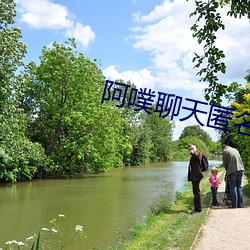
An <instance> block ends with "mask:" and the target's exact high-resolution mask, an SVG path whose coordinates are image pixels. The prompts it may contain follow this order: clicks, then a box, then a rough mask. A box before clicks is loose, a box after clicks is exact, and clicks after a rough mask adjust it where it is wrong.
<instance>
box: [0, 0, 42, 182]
mask: <svg viewBox="0 0 250 250" xmlns="http://www.w3.org/2000/svg"><path fill="white" fill-rule="evenodd" d="M15 6H16V5H15V2H14V1H12V0H2V1H0V151H1V154H0V179H3V180H7V181H12V182H15V181H16V180H18V179H24V178H25V179H31V178H32V177H33V176H34V174H35V173H36V171H37V168H38V167H39V166H40V164H45V158H44V153H43V150H42V147H41V146H40V145H38V144H33V143H31V142H30V141H29V140H28V139H27V137H26V128H27V123H26V116H25V114H24V112H23V109H22V108H21V107H20V102H19V101H20V99H21V98H23V94H24V89H25V85H24V82H23V75H22V73H21V71H20V70H21V67H22V66H24V63H23V61H22V60H23V58H24V56H25V53H26V45H25V44H23V43H22V42H21V41H20V39H21V37H22V34H21V30H20V29H19V28H17V27H15V26H14V17H15V15H16V11H15Z"/></svg>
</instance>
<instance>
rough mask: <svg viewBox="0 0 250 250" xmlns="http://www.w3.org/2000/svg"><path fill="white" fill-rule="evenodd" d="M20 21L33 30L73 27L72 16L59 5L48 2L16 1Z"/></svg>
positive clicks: (39, 0) (37, 0) (42, 0)
mask: <svg viewBox="0 0 250 250" xmlns="http://www.w3.org/2000/svg"><path fill="white" fill-rule="evenodd" d="M17 3H18V4H19V7H20V8H19V9H20V10H21V13H22V14H21V21H22V22H25V23H27V24H28V25H29V26H31V27H32V28H35V29H63V28H69V27H71V26H72V25H73V22H72V20H71V18H72V14H71V13H70V12H69V11H68V9H67V8H66V7H65V6H63V5H60V4H56V3H53V2H50V1H48V0H36V1H32V0H18V1H17Z"/></svg>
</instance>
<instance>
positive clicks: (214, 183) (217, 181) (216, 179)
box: [209, 175, 219, 187]
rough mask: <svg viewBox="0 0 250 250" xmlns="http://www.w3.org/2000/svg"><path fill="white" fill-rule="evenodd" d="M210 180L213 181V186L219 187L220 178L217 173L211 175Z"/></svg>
mask: <svg viewBox="0 0 250 250" xmlns="http://www.w3.org/2000/svg"><path fill="white" fill-rule="evenodd" d="M209 181H210V183H211V187H218V185H219V179H218V177H217V176H216V175H211V176H210V178H209Z"/></svg>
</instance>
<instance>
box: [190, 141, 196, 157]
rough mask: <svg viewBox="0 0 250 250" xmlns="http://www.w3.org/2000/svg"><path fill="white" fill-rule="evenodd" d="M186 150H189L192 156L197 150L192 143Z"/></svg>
mask: <svg viewBox="0 0 250 250" xmlns="http://www.w3.org/2000/svg"><path fill="white" fill-rule="evenodd" d="M188 149H189V151H190V153H191V154H192V155H193V154H195V152H196V151H197V148H196V146H195V145H194V144H193V143H190V144H189V145H188Z"/></svg>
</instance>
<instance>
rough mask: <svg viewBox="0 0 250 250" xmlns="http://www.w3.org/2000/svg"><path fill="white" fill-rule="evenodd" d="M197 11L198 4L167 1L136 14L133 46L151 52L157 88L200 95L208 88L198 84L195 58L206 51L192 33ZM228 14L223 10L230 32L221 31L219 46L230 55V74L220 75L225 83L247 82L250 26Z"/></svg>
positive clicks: (228, 59)
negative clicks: (196, 5)
mask: <svg viewBox="0 0 250 250" xmlns="http://www.w3.org/2000/svg"><path fill="white" fill-rule="evenodd" d="M194 9H195V6H194V1H183V0H174V1H170V0H165V1H164V2H163V3H162V4H161V5H158V6H156V7H155V8H154V9H153V10H152V11H151V12H149V13H148V14H146V15H142V14H141V13H140V12H137V13H135V14H134V15H133V18H134V21H135V22H136V23H137V24H136V25H135V27H134V28H133V29H132V32H133V35H132V38H133V39H134V45H133V46H134V48H135V49H137V50H142V51H146V52H149V55H150V57H151V59H152V62H153V67H152V68H154V70H155V72H154V75H156V78H155V84H156V87H157V86H160V87H164V88H167V89H183V90H185V91H193V90H194V89H195V90H196V91H197V92H198V91H201V90H202V89H204V88H205V87H206V85H205V84H203V85H201V86H199V84H197V85H194V82H197V80H198V78H197V77H196V73H197V71H198V70H197V69H195V70H194V69H193V67H194V64H193V63H192V58H193V55H194V52H198V53H200V52H202V47H201V46H200V45H198V44H197V42H196V39H194V38H193V37H192V31H191V30H190V27H191V25H192V24H193V23H194V21H195V19H194V17H193V18H189V15H190V13H192V12H193V11H194ZM227 11H228V10H227V9H226V8H224V9H223V10H221V11H220V12H221V15H222V19H223V22H224V23H225V25H226V30H225V31H221V32H219V34H218V39H217V44H218V46H219V48H221V49H222V50H224V51H225V54H226V58H225V62H226V64H227V74H226V75H222V76H220V78H221V81H226V82H230V80H229V79H231V82H232V81H234V80H235V79H236V80H238V79H243V78H244V77H245V75H246V70H247V69H249V68H250V60H249V55H250V46H249V44H250V36H249V34H250V25H249V20H248V19H247V18H242V19H235V18H233V17H228V16H227V15H226V13H227ZM192 85H193V86H192Z"/></svg>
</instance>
